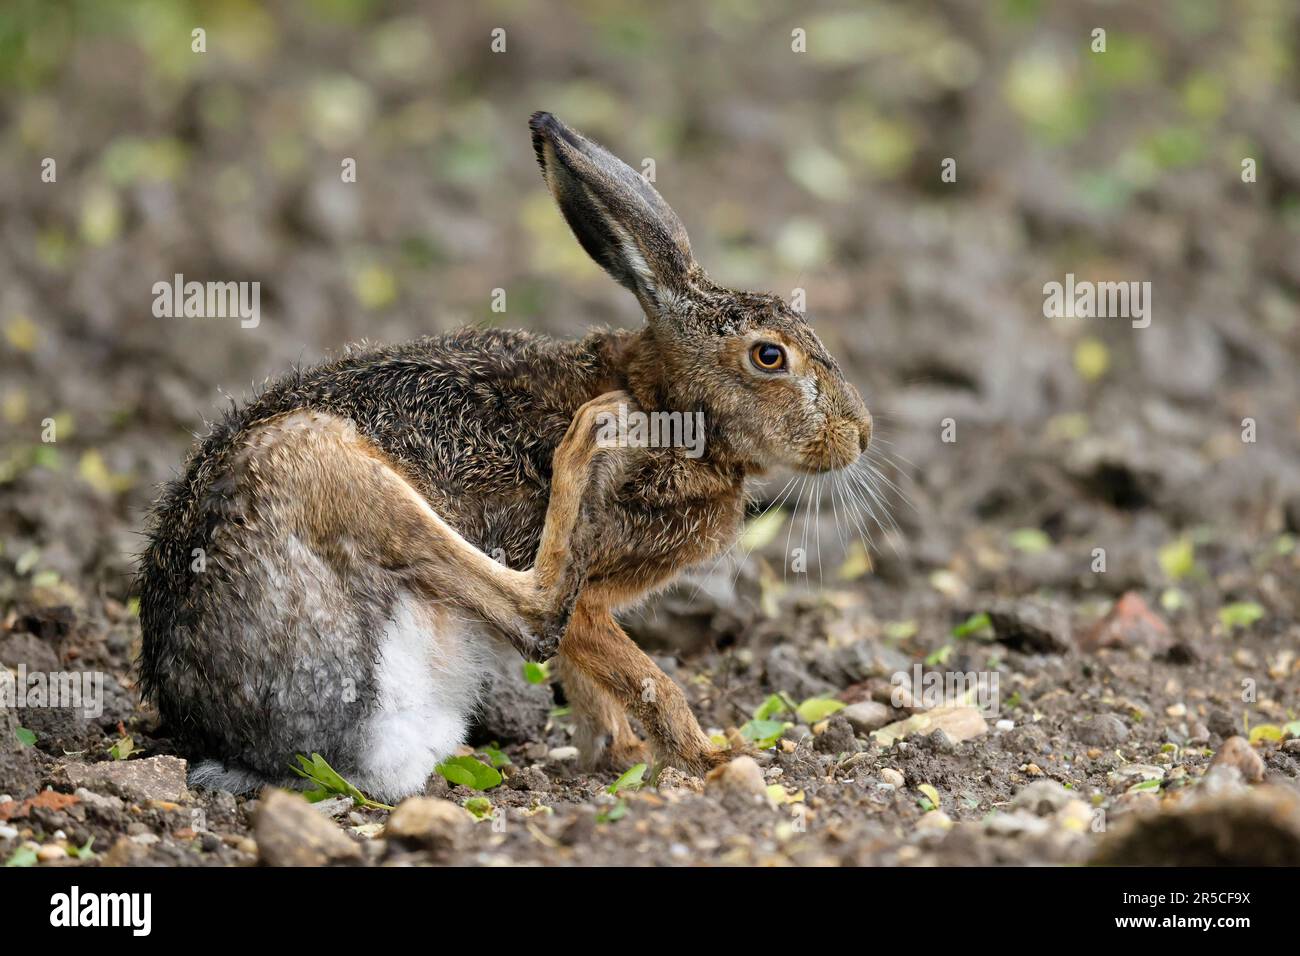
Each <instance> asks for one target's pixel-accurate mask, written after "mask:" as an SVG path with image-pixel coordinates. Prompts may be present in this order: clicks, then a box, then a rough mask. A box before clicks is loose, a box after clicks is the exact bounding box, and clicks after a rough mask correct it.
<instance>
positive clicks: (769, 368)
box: [749, 342, 785, 372]
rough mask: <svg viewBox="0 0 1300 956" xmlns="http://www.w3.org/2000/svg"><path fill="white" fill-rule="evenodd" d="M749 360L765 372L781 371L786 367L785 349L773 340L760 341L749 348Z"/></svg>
mask: <svg viewBox="0 0 1300 956" xmlns="http://www.w3.org/2000/svg"><path fill="white" fill-rule="evenodd" d="M749 360H750V361H751V362H753V363H754V365H755V367H756V368H760V369H762V370H763V371H764V372H779V371H781V369H783V368H785V349H783V348H781V346H779V345H774V344H772V343H771V342H759V343H758V344H757V345H755V346H754V347H753V348H752V349H750V350H749Z"/></svg>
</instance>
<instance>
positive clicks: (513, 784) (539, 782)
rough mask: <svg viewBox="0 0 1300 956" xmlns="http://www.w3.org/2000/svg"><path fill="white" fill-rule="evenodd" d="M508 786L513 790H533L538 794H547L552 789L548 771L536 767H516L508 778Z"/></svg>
mask: <svg viewBox="0 0 1300 956" xmlns="http://www.w3.org/2000/svg"><path fill="white" fill-rule="evenodd" d="M506 786H507V787H509V788H510V789H511V790H532V791H534V792H536V793H545V792H546V791H548V790H550V789H551V779H550V777H548V776H546V771H544V770H543V769H542V768H541V767H538V766H535V765H532V764H530V765H528V766H526V767H515V768H513V769H512V771H511V772H510V775H509V776H508V777H506Z"/></svg>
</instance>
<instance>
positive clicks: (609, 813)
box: [596, 800, 627, 823]
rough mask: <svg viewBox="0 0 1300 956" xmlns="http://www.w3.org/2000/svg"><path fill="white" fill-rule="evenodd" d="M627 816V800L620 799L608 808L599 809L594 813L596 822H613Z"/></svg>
mask: <svg viewBox="0 0 1300 956" xmlns="http://www.w3.org/2000/svg"><path fill="white" fill-rule="evenodd" d="M625 816H627V801H626V800H620V801H618V803H616V804H614V805H613V806H612V807H610V808H609V809H608V810H601V811H600V812H599V813H597V814H596V822H597V823H615V822H617V821H618V820H622V819H623V818H624V817H625Z"/></svg>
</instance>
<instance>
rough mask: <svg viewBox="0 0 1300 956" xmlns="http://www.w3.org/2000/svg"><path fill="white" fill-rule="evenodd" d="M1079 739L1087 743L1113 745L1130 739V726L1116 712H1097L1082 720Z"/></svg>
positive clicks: (1103, 745) (1104, 745)
mask: <svg viewBox="0 0 1300 956" xmlns="http://www.w3.org/2000/svg"><path fill="white" fill-rule="evenodd" d="M1079 739H1080V740H1082V741H1083V742H1084V743H1085V744H1094V745H1095V746H1098V747H1113V746H1115V745H1116V744H1122V743H1123V742H1124V741H1126V740H1128V727H1127V726H1126V725H1125V723H1124V721H1122V720H1120V719H1119V718H1118V717H1116V716H1115V715H1114V714H1097V715H1096V716H1095V717H1093V718H1092V719H1091V720H1085V721H1081V722H1080V724H1079Z"/></svg>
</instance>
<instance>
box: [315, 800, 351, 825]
mask: <svg viewBox="0 0 1300 956" xmlns="http://www.w3.org/2000/svg"><path fill="white" fill-rule="evenodd" d="M354 806H356V804H355V803H353V802H352V798H351V797H345V796H343V795H342V794H339V795H338V796H337V797H330V798H329V799H327V800H318V801H317V802H316V803H313V804H312V809H314V810H315V811H316V812H317V813H319V814H320V815H321V816H323V817H330V818H331V819H332V818H334V817H341V816H343V814H345V813H347V812H348V811H349V810H351V809H352V808H353V807H354Z"/></svg>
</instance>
